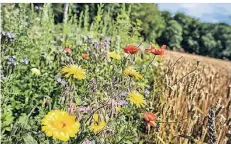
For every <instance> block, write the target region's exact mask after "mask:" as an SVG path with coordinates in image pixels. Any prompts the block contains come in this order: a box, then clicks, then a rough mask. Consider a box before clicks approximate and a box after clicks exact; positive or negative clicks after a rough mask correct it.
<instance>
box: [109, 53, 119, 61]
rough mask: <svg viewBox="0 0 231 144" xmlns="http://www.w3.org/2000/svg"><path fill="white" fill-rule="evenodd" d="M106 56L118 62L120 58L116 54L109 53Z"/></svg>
mask: <svg viewBox="0 0 231 144" xmlns="http://www.w3.org/2000/svg"><path fill="white" fill-rule="evenodd" d="M107 55H108V56H109V57H111V58H113V59H117V60H119V59H120V58H121V57H120V55H119V54H117V53H115V52H109V53H108V54H107Z"/></svg>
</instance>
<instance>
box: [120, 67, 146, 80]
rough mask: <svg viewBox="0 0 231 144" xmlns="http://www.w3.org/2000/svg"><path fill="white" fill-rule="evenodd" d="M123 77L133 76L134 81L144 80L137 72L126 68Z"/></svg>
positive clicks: (131, 68)
mask: <svg viewBox="0 0 231 144" xmlns="http://www.w3.org/2000/svg"><path fill="white" fill-rule="evenodd" d="M124 75H126V76H133V77H135V78H136V79H141V80H144V78H143V77H142V75H140V74H139V73H138V72H136V71H135V70H134V69H133V67H128V68H126V69H125V70H124Z"/></svg>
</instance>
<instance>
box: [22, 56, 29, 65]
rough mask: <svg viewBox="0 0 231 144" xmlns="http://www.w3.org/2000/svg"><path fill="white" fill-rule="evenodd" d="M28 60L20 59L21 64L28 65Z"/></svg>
mask: <svg viewBox="0 0 231 144" xmlns="http://www.w3.org/2000/svg"><path fill="white" fill-rule="evenodd" d="M29 62H30V60H29V59H28V58H22V59H21V63H25V64H26V65H27V64H29Z"/></svg>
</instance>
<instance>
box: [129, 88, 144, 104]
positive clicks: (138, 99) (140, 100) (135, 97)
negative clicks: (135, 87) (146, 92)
mask: <svg viewBox="0 0 231 144" xmlns="http://www.w3.org/2000/svg"><path fill="white" fill-rule="evenodd" d="M127 100H129V101H130V102H132V103H134V104H135V105H136V106H137V107H142V106H144V105H145V104H146V100H145V99H144V96H142V95H141V94H140V93H138V92H136V91H133V92H130V93H128V98H127Z"/></svg>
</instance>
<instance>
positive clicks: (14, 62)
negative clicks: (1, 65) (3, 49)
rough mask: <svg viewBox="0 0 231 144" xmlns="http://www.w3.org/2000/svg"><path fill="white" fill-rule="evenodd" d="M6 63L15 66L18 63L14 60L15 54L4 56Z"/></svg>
mask: <svg viewBox="0 0 231 144" xmlns="http://www.w3.org/2000/svg"><path fill="white" fill-rule="evenodd" d="M6 60H7V64H8V65H14V66H16V65H17V64H18V63H17V62H16V55H13V56H6Z"/></svg>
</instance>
